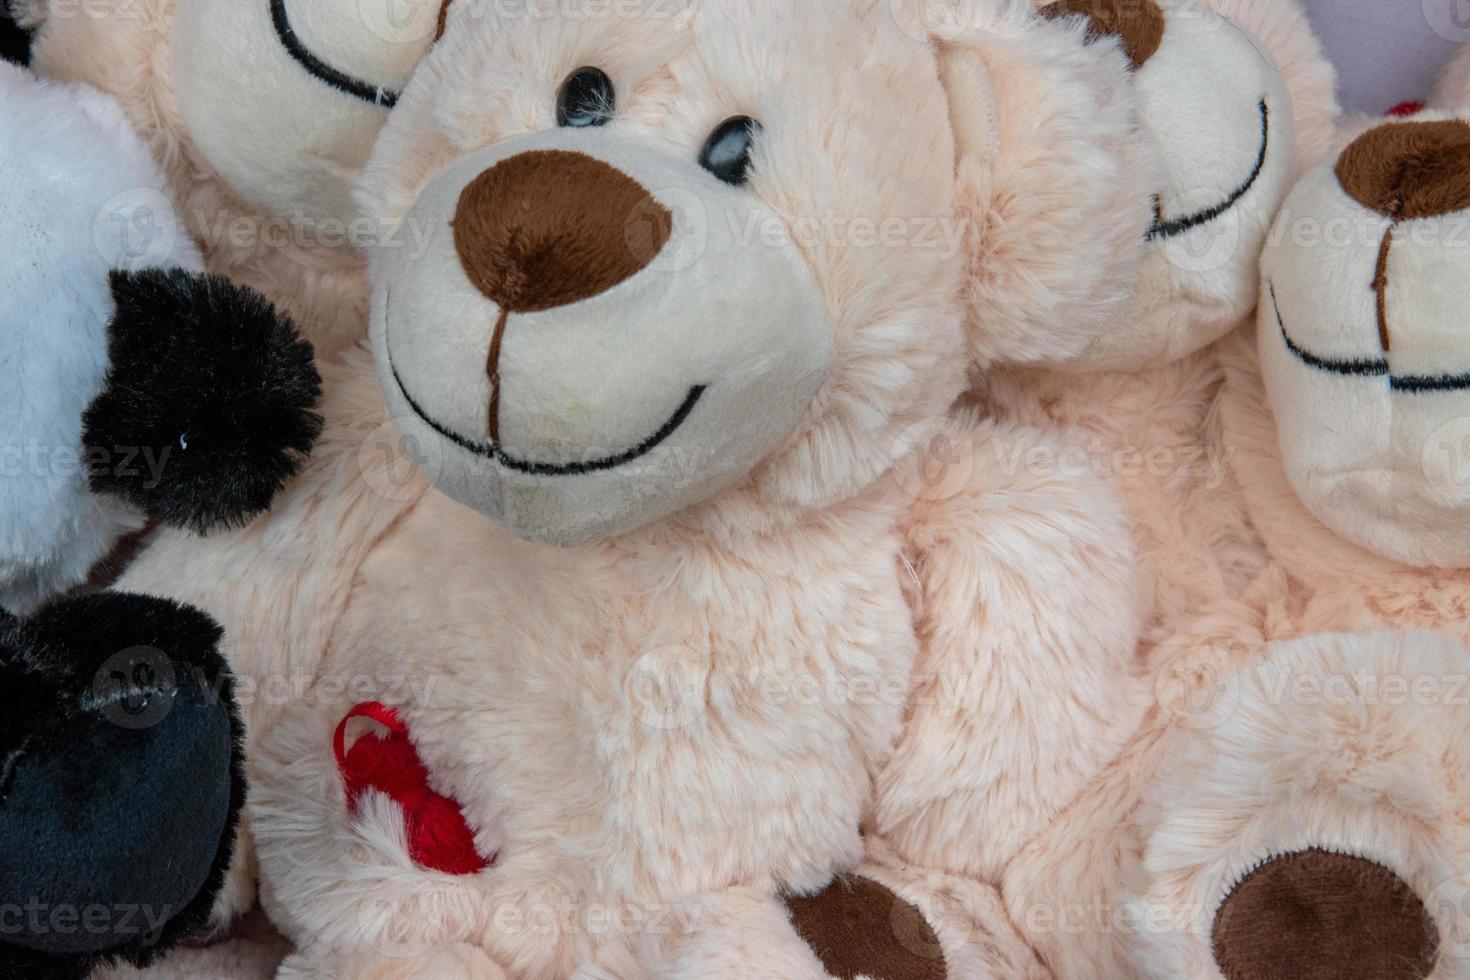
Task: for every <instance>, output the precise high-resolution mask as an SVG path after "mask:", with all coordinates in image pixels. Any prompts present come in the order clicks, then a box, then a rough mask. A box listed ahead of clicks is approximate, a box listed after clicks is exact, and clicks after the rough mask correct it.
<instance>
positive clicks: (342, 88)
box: [0, 0, 444, 357]
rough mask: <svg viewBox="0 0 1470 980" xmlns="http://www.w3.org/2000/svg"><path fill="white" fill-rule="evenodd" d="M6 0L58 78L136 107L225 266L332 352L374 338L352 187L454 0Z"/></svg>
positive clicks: (363, 240) (217, 261)
mask: <svg viewBox="0 0 1470 980" xmlns="http://www.w3.org/2000/svg"><path fill="white" fill-rule="evenodd" d="M3 2H8V3H10V4H11V5H12V6H13V8H14V9H15V10H16V11H17V13H18V14H19V20H20V22H21V23H22V24H24V25H27V26H29V27H32V28H34V29H35V36H34V41H33V46H32V47H33V50H32V54H33V63H34V66H35V68H36V69H37V70H38V71H39V72H40V73H41V74H42V75H45V76H47V77H52V78H57V79H61V80H65V81H75V82H86V83H88V84H91V85H93V86H96V87H97V88H99V89H102V90H103V91H105V92H107V93H109V94H111V95H113V96H115V97H116V98H117V99H118V100H119V101H121V102H122V104H123V106H124V108H125V109H126V111H127V113H128V116H129V118H130V119H131V120H132V122H133V124H134V125H135V126H136V127H138V129H139V130H140V131H141V132H142V133H143V135H144V136H145V137H146V138H147V139H148V141H149V142H150V143H151V145H152V147H153V149H154V152H155V155H156V156H157V157H158V158H159V159H160V160H161V161H162V162H163V165H164V170H165V173H166V174H167V177H168V181H169V186H170V189H171V191H172V193H173V196H174V198H175V200H176V201H177V202H178V210H179V214H180V216H181V219H182V221H183V224H184V227H185V228H186V229H187V230H188V232H189V233H190V235H192V236H193V237H194V238H195V239H196V240H197V241H199V242H200V243H201V245H202V247H203V251H204V258H205V261H206V264H207V266H208V268H209V270H210V271H211V272H213V273H216V274H220V275H226V276H228V277H229V278H231V279H232V280H234V281H236V282H239V283H242V284H244V285H247V286H251V287H254V288H255V289H258V290H259V291H260V292H261V293H263V294H264V295H265V296H267V297H268V298H270V299H271V300H272V301H273V302H275V303H276V304H277V305H279V306H281V307H282V308H283V309H285V310H286V311H287V312H288V313H290V314H291V316H292V317H293V319H294V320H295V321H296V322H297V323H298V324H299V325H300V327H301V329H302V331H303V332H304V333H305V334H306V336H307V337H308V339H310V340H311V341H312V342H313V343H315V344H316V347H317V350H318V353H319V354H320V355H321V356H323V357H331V356H333V355H335V354H336V353H337V352H338V351H340V350H341V349H343V348H345V347H348V346H351V345H352V344H353V343H355V342H356V341H358V340H360V339H361V338H362V337H363V336H364V335H365V333H366V330H367V312H366V301H367V291H366V288H365V286H364V283H363V275H362V273H363V264H364V262H363V258H362V249H363V247H364V246H366V245H369V244H373V242H372V241H371V232H370V230H369V228H368V226H366V225H365V224H364V223H363V222H362V221H361V220H359V218H358V215H357V212H356V209H355V207H354V206H353V203H352V199H351V189H352V186H353V184H354V183H355V181H356V179H357V175H358V172H359V171H360V169H361V167H362V164H363V162H364V161H365V160H366V159H367V154H368V151H369V149H370V148H371V146H372V143H373V140H374V138H375V136H376V134H377V131H378V129H379V128H380V127H381V126H382V125H383V123H384V121H385V120H386V119H387V118H388V115H389V113H390V111H391V110H392V107H393V106H394V104H395V103H396V102H397V95H398V89H399V88H401V87H402V85H403V84H404V83H405V82H406V81H407V79H408V76H409V73H410V71H411V70H412V69H413V66H414V65H415V64H416V63H417V61H418V60H419V59H420V57H422V55H423V53H424V52H425V51H426V50H427V49H428V48H429V46H430V44H431V43H432V42H433V40H434V37H435V34H436V32H437V30H438V28H439V23H440V14H441V12H442V8H443V6H444V4H441V3H440V2H439V0H434V2H432V3H410V4H402V3H400V2H398V0H261V2H259V3H256V2H249V3H241V2H239V0H101V2H96V3H93V2H89V3H88V4H87V5H86V10H85V11H84V12H82V13H80V14H79V12H78V9H77V6H76V4H74V3H71V2H70V0H0V3H3ZM415 246H416V243H415V242H412V241H409V242H406V243H405V247H410V248H412V247H415Z"/></svg>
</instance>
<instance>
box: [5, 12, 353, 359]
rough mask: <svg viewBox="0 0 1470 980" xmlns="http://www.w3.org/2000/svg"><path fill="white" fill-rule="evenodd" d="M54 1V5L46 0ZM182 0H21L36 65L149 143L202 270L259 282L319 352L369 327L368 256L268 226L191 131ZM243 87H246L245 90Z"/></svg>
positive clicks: (305, 231) (300, 230)
mask: <svg viewBox="0 0 1470 980" xmlns="http://www.w3.org/2000/svg"><path fill="white" fill-rule="evenodd" d="M53 3H55V10H54V11H53V10H51V5H52V4H53ZM177 3H178V0H95V2H94V0H89V2H88V3H86V4H85V5H77V4H72V3H66V2H65V0H59V2H58V0H27V9H28V10H29V11H30V12H31V16H30V18H29V19H30V20H31V21H32V22H35V23H38V24H39V25H40V30H39V31H38V33H37V35H36V41H35V44H34V48H33V55H32V57H33V61H34V67H35V69H36V70H37V71H38V72H40V73H41V74H42V75H45V76H47V77H50V78H57V79H60V80H63V81H73V82H86V83H88V84H90V85H93V86H95V87H97V88H99V89H101V90H102V91H104V92H107V93H108V94H110V95H112V96H114V97H115V98H116V99H117V100H118V101H119V102H121V103H122V106H123V108H124V110H126V112H127V114H128V116H129V118H130V119H131V120H132V123H133V125H134V126H136V127H137V128H138V130H139V132H141V133H142V134H143V135H144V136H145V137H146V138H147V139H148V140H149V141H150V142H151V143H152V145H153V149H154V152H155V154H156V155H157V157H158V159H159V162H160V163H161V164H162V166H163V168H164V173H165V174H166V176H167V177H168V180H169V184H170V187H171V189H172V191H173V195H174V200H175V202H176V204H177V208H178V212H179V214H180V216H181V217H182V218H183V220H184V224H185V227H187V228H188V229H189V232H190V234H192V235H193V236H194V238H195V239H196V240H197V241H198V242H199V244H200V245H201V247H202V249H203V252H204V259H205V265H206V267H207V269H208V271H210V272H212V273H215V274H218V275H225V276H229V277H230V278H231V279H234V280H235V281H237V282H240V283H243V284H245V285H247V286H253V287H254V288H256V289H258V290H260V291H261V292H262V293H264V294H265V295H266V296H268V297H270V299H271V300H272V301H273V302H275V303H276V304H277V305H279V306H280V307H282V308H283V309H285V310H286V311H287V312H288V313H290V314H291V316H292V318H293V319H294V320H295V321H296V323H297V324H298V326H300V328H301V329H302V331H303V333H305V334H306V336H307V337H308V339H310V340H311V341H312V342H313V343H314V344H315V345H316V347H317V353H318V355H319V356H321V357H324V358H330V357H333V356H335V355H336V354H337V353H338V352H340V351H341V350H343V349H344V348H346V347H348V346H350V345H352V344H353V343H355V342H356V341H358V340H359V339H361V338H362V337H363V336H364V335H365V334H366V332H367V290H366V285H365V281H364V274H365V269H366V265H365V261H364V259H363V257H362V255H361V254H360V253H359V252H358V251H357V250H356V249H354V248H351V247H346V246H344V245H342V244H341V243H338V242H335V241H317V240H316V239H315V238H314V237H313V235H312V229H311V228H310V227H309V226H307V225H305V224H303V223H300V222H297V223H296V225H295V231H296V232H297V233H296V234H292V235H289V236H282V235H274V234H266V233H264V231H265V230H266V229H269V228H270V227H272V226H271V225H270V223H269V222H270V219H271V218H272V216H270V215H268V214H266V213H264V212H262V211H261V210H260V209H258V208H255V207H253V206H252V205H250V204H247V203H246V202H245V201H243V200H242V199H241V198H240V197H239V196H238V195H237V194H235V192H234V191H233V190H231V188H230V187H229V185H228V184H227V183H226V182H225V180H224V179H223V178H222V177H221V176H220V175H219V173H218V172H216V171H215V169H214V168H213V167H212V166H210V164H209V163H208V162H207V161H206V160H205V159H204V157H203V155H202V154H201V153H200V152H199V151H198V149H197V148H196V147H195V146H194V144H193V142H192V141H191V140H190V137H189V133H188V130H187V128H186V126H185V125H184V122H183V120H182V118H181V117H180V114H179V107H178V104H177V102H176V99H175V95H174V87H173V81H172V78H171V77H170V70H171V59H172V53H171V50H170V37H171V29H172V26H173V18H174V10H175V7H176V5H177ZM241 97H242V98H244V97H248V93H244V92H242V93H241Z"/></svg>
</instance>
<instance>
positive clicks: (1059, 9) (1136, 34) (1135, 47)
mask: <svg viewBox="0 0 1470 980" xmlns="http://www.w3.org/2000/svg"><path fill="white" fill-rule="evenodd" d="M1041 15H1042V16H1043V17H1046V18H1047V19H1049V20H1055V19H1056V18H1058V17H1072V16H1077V15H1081V16H1085V17H1088V18H1090V19H1091V20H1092V31H1091V34H1090V36H1091V37H1094V38H1097V37H1107V36H1109V35H1112V36H1116V37H1117V38H1119V39H1120V40H1121V41H1122V42H1123V50H1124V52H1125V53H1127V55H1128V60H1129V61H1131V62H1133V67H1134V68H1140V67H1142V66H1143V65H1144V63H1146V62H1147V61H1148V59H1150V58H1152V57H1153V56H1154V55H1155V54H1157V53H1158V50H1159V46H1160V45H1161V44H1163V43H1164V30H1165V28H1166V26H1167V25H1166V23H1165V21H1164V12H1163V11H1162V10H1160V9H1159V5H1158V2H1157V0H1057V2H1056V3H1053V4H1048V5H1047V6H1045V7H1043V8H1042V10H1041Z"/></svg>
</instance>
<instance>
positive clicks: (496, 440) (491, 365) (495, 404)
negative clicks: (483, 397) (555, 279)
mask: <svg viewBox="0 0 1470 980" xmlns="http://www.w3.org/2000/svg"><path fill="white" fill-rule="evenodd" d="M508 323H510V310H501V311H500V319H499V320H497V321H495V333H494V334H493V335H492V336H491V338H490V356H489V357H488V358H487V359H486V362H485V373H486V374H488V375H489V376H490V441H491V442H492V443H493V444H495V445H497V446H498V445H500V347H501V345H502V344H503V343H504V341H505V328H506V325H507V324H508Z"/></svg>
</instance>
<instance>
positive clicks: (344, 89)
mask: <svg viewBox="0 0 1470 980" xmlns="http://www.w3.org/2000/svg"><path fill="white" fill-rule="evenodd" d="M271 23H273V24H274V25H275V28H276V37H277V38H278V39H279V40H280V42H281V46H282V47H283V48H285V49H286V53H287V54H289V55H290V56H291V58H292V60H294V61H295V62H296V63H297V64H298V65H300V66H301V67H302V68H304V69H305V70H306V72H307V74H309V75H311V77H313V78H315V79H316V80H317V81H320V82H325V83H326V84H327V85H330V86H331V87H332V88H334V89H336V90H337V91H339V92H341V93H342V94H343V95H350V96H351V97H352V98H354V99H361V100H362V101H363V102H370V103H372V104H373V105H377V106H382V107H383V108H384V109H391V108H393V107H394V106H395V105H397V104H398V96H399V93H398V92H395V91H394V90H392V89H388V88H383V87H382V86H381V85H372V84H369V83H368V82H364V81H362V80H361V79H357V78H353V77H352V76H351V75H348V74H346V73H345V72H340V71H338V70H337V69H335V68H333V67H332V66H331V65H329V64H327V63H326V62H325V61H322V60H321V59H320V58H318V57H317V56H316V55H314V54H312V53H311V50H310V49H309V48H308V47H307V46H306V45H305V44H303V43H302V41H301V38H300V37H299V36H297V34H296V31H295V29H294V28H293V27H292V26H291V18H290V17H289V16H287V14H286V0H271Z"/></svg>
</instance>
